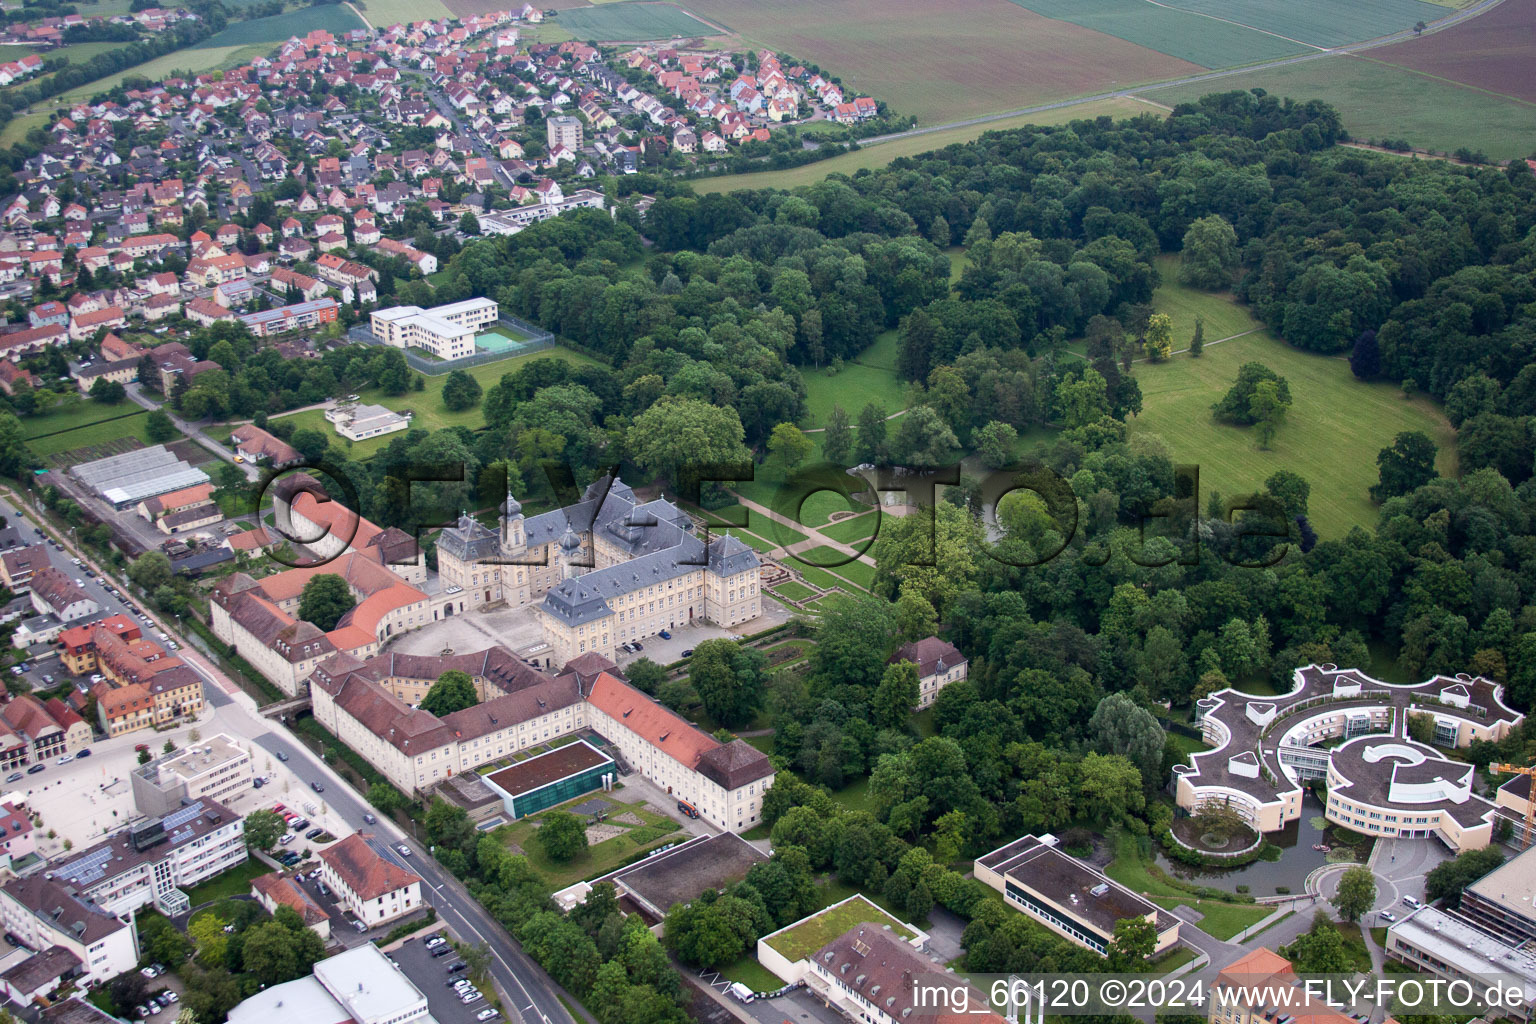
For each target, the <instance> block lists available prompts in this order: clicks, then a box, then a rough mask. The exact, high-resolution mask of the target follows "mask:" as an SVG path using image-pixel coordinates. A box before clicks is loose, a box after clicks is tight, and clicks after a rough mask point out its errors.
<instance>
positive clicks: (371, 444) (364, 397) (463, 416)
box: [273, 346, 596, 459]
mask: <svg viewBox="0 0 1536 1024" xmlns="http://www.w3.org/2000/svg"><path fill="white" fill-rule="evenodd" d="M530 359H560V360H563V361H565V362H567V363H576V364H583V363H585V364H595V363H596V360H594V359H592V358H591V357H589V356H584V355H582V354H581V353H579V352H573V351H571V350H570V349H567V348H561V347H559V346H556V347H554V348H547V349H542V350H540V351H538V352H534V353H531V354H529V355H526V356H513V357H512V358H510V359H502V360H498V361H497V362H494V363H487V364H485V365H484V366H476V367H474V368H473V369H470V370H467V371H465V372H467V373H468V374H469V375H470V376H471V377H473V378H475V380H477V381H479V382H480V386H481V387H482V388H484V389H485V390H487V391H489V390H490V389H491V386H492V385H493V384H496V383H498V382H499V381H500V380H501V378H502V376H503V375H504V374H508V373H511V372H512V371H513V370H516V369H517V368H518V366H520V365H522V364H523V363H524V362H525V361H527V360H530ZM448 376H449V375H448V374H446V373H444V374H440V375H438V376H436V377H426V378H425V379H426V382H427V389H426V390H425V391H413V392H411V393H409V394H406V395H400V396H398V397H397V396H392V395H386V394H384V393H383V392H382V391H381V390H379V389H378V388H369V389H367V390H365V391H361V392H359V398H360V400H361V401H363V402H365V403H366V402H371V403H373V404H376V405H382V406H384V407H386V408H388V409H393V410H395V411H396V412H402V411H404V410H406V409H410V410H412V411H414V412H415V413H416V417H415V419H414V421H413V422H412V424H411V426H412V429H417V428H420V429H424V430H441V429H442V428H444V427H469V428H471V429H475V428H478V427H482V426H484V425H485V417H484V416H483V415H482V414H481V412H480V407H479V406H476V407H475V408H473V409H466V410H465V411H463V412H449V411H448V409H447V408H446V407H444V405H443V385H444V384H446V383H448ZM273 418H274V419H281V420H283V421H285V422H291V423H293V425H294V428H295V429H302V428H304V427H309V428H312V429H314V430H319V431H321V432H322V433H324V434H325V435H326V436H328V437H329V436H333V435H335V428H334V427H332V425H331V424H330V423H328V422H326V419H325V412H324V410H321V409H309V410H307V411H305V412H296V413H290V414H289V415H287V416H279V417H273ZM396 436H398V435H391V434H386V435H384V436H383V437H372V438H369V439H368V440H366V441H358V442H356V443H355V444H354V445H353V446H352V448H351V449H350V451H351V453H352V456H353V458H358V459H366V458H368V457H369V456H371V455H373V454H374V453H375V452H377V451H378V450H379V449H381V448H384V447H385V446H387V445H388V444H389V442H390V441H392V440H394V438H395V437H396ZM336 443H337V444H344V443H345V442H344V441H342V439H341V438H340V437H337V438H336Z"/></svg>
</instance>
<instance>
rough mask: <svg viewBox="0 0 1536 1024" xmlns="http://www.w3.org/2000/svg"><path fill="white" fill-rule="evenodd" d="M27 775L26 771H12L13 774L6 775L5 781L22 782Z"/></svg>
mask: <svg viewBox="0 0 1536 1024" xmlns="http://www.w3.org/2000/svg"><path fill="white" fill-rule="evenodd" d="M26 777H27V773H26V772H11V774H9V775H7V776H6V777H5V781H6V782H20V781H21V780H22V779H24V778H26Z"/></svg>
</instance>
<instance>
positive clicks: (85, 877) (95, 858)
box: [59, 846, 112, 885]
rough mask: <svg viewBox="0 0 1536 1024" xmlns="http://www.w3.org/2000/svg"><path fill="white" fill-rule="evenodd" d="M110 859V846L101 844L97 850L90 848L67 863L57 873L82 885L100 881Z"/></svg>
mask: <svg viewBox="0 0 1536 1024" xmlns="http://www.w3.org/2000/svg"><path fill="white" fill-rule="evenodd" d="M111 861H112V848H111V847H110V846H103V847H102V848H101V849H99V850H92V851H91V852H90V853H87V854H85V855H84V856H82V857H81V858H80V859H79V860H78V861H75V862H74V863H73V864H69V865H67V866H66V867H65V868H64V869H62V870H61V871H60V872H59V873H60V874H61V875H64V876H65V877H67V878H70V879H73V880H74V881H75V882H77V883H80V884H82V885H89V884H90V883H92V882H97V881H100V880H101V878H102V876H104V875H105V874H106V869H107V865H108V864H109V863H111Z"/></svg>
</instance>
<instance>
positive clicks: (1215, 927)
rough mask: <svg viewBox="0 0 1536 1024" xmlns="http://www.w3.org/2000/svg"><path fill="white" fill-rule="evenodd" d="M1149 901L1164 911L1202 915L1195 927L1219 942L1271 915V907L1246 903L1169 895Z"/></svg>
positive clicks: (1273, 909) (1273, 910)
mask: <svg viewBox="0 0 1536 1024" xmlns="http://www.w3.org/2000/svg"><path fill="white" fill-rule="evenodd" d="M1152 902H1153V903H1156V904H1157V905H1158V906H1160V907H1162V908H1163V909H1164V910H1172V909H1173V908H1174V907H1177V906H1180V905H1182V906H1186V907H1189V908H1190V909H1191V910H1193V911H1195V912H1196V913H1199V914H1203V915H1204V916H1203V917H1201V918H1200V920H1199V921H1198V922H1197V923H1196V924H1195V927H1196V928H1199V929H1200V930H1201V931H1203V932H1205V934H1207V935H1209V936H1210V937H1211V938H1213V939H1221V940H1222V941H1223V942H1225V941H1226V940H1228V939H1230V938H1232V937H1233V936H1234V935H1237V934H1238V933H1239V932H1241V931H1242V930H1243V929H1245V928H1251V927H1252V926H1254V925H1256V924H1258V923H1259V922H1260V921H1262V920H1264V919H1265V918H1266V917H1268V916H1269V915H1270V914H1273V913H1274V912H1275V908H1274V907H1266V906H1258V905H1255V904H1250V903H1221V902H1218V901H1216V900H1197V899H1193V898H1191V899H1176V898H1173V897H1169V896H1154V897H1152Z"/></svg>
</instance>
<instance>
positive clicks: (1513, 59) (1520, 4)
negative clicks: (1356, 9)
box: [1371, 0, 1536, 103]
mask: <svg viewBox="0 0 1536 1024" xmlns="http://www.w3.org/2000/svg"><path fill="white" fill-rule="evenodd" d="M1426 20H1427V19H1426ZM1371 57H1372V58H1373V59H1375V60H1379V61H1384V62H1386V63H1388V64H1394V65H1396V66H1398V67H1403V68H1407V69H1409V70H1410V71H1417V72H1419V73H1421V74H1425V75H1432V76H1434V77H1435V78H1438V79H1444V80H1446V81H1451V82H1457V83H1460V84H1461V85H1466V86H1471V87H1472V88H1474V89H1483V90H1486V91H1488V92H1491V93H1495V94H1497V95H1499V96H1508V97H1511V98H1513V99H1519V100H1525V101H1526V102H1528V103H1536V73H1533V72H1532V67H1533V64H1536V0H1504V2H1503V3H1501V4H1499V5H1498V6H1497V7H1495V8H1493V10H1491V11H1488V12H1487V13H1486V14H1479V15H1478V16H1477V17H1475V18H1473V19H1471V20H1470V21H1466V22H1463V23H1461V24H1460V25H1455V26H1453V27H1451V28H1448V29H1446V30H1445V31H1444V32H1435V33H1431V34H1430V35H1427V36H1422V37H1420V38H1418V39H1409V40H1407V41H1406V42H1401V43H1394V44H1392V45H1391V46H1384V47H1382V48H1381V49H1379V50H1373V51H1371Z"/></svg>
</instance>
